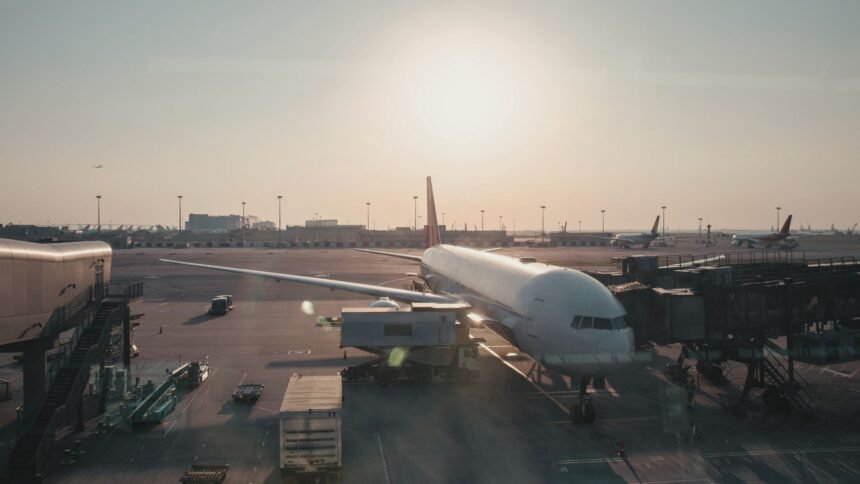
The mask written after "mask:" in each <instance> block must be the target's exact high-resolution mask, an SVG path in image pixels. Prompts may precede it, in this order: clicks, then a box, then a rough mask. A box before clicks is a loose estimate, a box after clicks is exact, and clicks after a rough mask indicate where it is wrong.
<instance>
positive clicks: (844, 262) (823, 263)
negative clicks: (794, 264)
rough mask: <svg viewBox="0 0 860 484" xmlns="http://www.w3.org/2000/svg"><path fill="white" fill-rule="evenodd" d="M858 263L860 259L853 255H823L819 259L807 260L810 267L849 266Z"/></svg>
mask: <svg viewBox="0 0 860 484" xmlns="http://www.w3.org/2000/svg"><path fill="white" fill-rule="evenodd" d="M858 264H860V259H858V258H857V257H854V256H853V255H849V256H840V257H822V258H819V259H811V260H809V261H807V265H808V266H809V267H831V266H848V265H858Z"/></svg>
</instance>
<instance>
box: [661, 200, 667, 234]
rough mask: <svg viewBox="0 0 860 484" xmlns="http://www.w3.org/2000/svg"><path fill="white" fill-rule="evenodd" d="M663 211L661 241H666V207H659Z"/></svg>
mask: <svg viewBox="0 0 860 484" xmlns="http://www.w3.org/2000/svg"><path fill="white" fill-rule="evenodd" d="M660 208H662V209H663V240H666V206H665V205H663V206H662V207H660Z"/></svg>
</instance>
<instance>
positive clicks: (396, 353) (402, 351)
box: [388, 346, 407, 368]
mask: <svg viewBox="0 0 860 484" xmlns="http://www.w3.org/2000/svg"><path fill="white" fill-rule="evenodd" d="M406 353H407V350H406V348H402V347H400V346H397V347H395V348H394V349H393V350H391V353H388V366H390V367H392V368H398V367H400V365H402V364H403V361H404V360H405V359H406Z"/></svg>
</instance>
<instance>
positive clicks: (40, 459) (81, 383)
mask: <svg viewBox="0 0 860 484" xmlns="http://www.w3.org/2000/svg"><path fill="white" fill-rule="evenodd" d="M124 307H125V306H124V302H123V301H121V300H120V301H117V300H114V299H106V300H103V301H102V302H101V304H100V305H99V307H98V310H97V311H96V314H95V316H94V318H93V321H92V323H90V325H89V326H87V327H86V328H85V329H84V330H83V331H82V332H81V334H80V336H79V337H78V341H77V344H76V346H75V349H74V351H73V352H72V354H71V355H70V357H69V360H68V362H67V363H66V365H65V366H64V367H63V368H61V369H60V370H59V371H58V372H57V375H56V377H55V378H54V381H53V382H52V384H51V387H50V389H49V391H48V394H47V395H46V396H45V398H44V400H43V402H42V404H41V405H40V406H39V408H38V410H36V412H35V415H36V416H35V418H34V419H33V420H32V421H31V422H29V423H27V424H25V425H26V426H27V428H26V430H25V431H24V433H23V434H22V435H21V437H20V438H19V439H18V442H17V444H16V445H15V448H14V450H13V451H12V455H11V458H10V459H9V477H10V478H12V479H15V480H33V479H38V478H39V475H40V473H41V470H42V467H43V466H44V463H45V461H46V460H47V458H48V455H49V453H50V449H51V446H52V444H53V443H54V437H55V433H56V431H57V430H58V429H59V428H61V427H62V426H64V425H65V424H67V423H68V422H69V421H70V420H71V419H72V418H74V416H75V415H76V413H75V412H76V411H77V409H78V406H79V405H80V404H81V396H82V395H83V391H84V388H85V387H86V383H87V380H88V379H89V374H90V365H92V364H93V363H95V362H97V361H99V359H100V358H101V355H102V354H103V353H104V352H105V350H106V347H107V343H108V341H109V339H110V332H111V331H110V329H111V327H112V326H113V325H114V324H115V323H117V322H118V321H121V319H122V316H123V314H122V312H123V311H122V309H123V308H124Z"/></svg>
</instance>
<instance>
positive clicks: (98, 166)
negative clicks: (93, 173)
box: [93, 165, 104, 170]
mask: <svg viewBox="0 0 860 484" xmlns="http://www.w3.org/2000/svg"><path fill="white" fill-rule="evenodd" d="M102 166H104V165H96V166H94V167H93V168H95V169H97V170H98V169H99V168H101V167H102Z"/></svg>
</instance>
